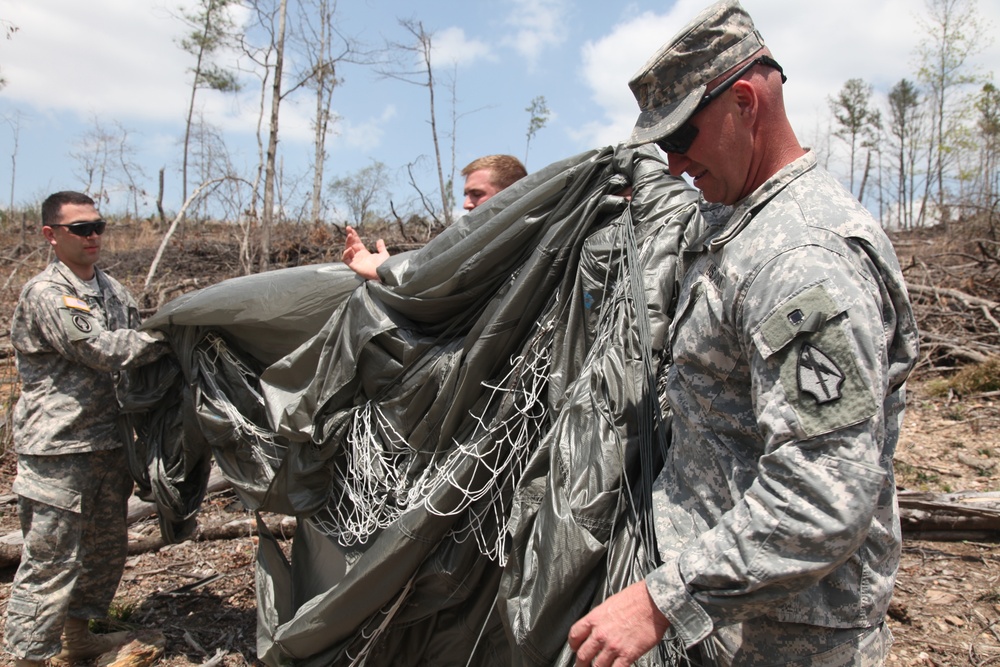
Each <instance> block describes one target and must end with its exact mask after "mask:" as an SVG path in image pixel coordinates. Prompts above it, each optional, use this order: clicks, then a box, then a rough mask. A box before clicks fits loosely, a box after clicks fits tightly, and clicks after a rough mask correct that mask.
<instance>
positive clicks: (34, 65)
mask: <svg viewBox="0 0 1000 667" xmlns="http://www.w3.org/2000/svg"><path fill="white" fill-rule="evenodd" d="M170 11H176V10H170ZM4 18H6V19H8V20H10V21H11V22H12V23H14V24H15V25H17V26H18V28H19V29H20V30H19V31H18V33H17V34H16V35H15V37H14V40H11V43H10V45H9V46H10V48H9V49H7V53H5V55H4V72H5V76H6V78H7V81H8V86H7V88H6V89H5V90H4V95H5V96H7V97H9V98H11V99H13V100H16V101H17V102H19V103H25V104H30V105H31V106H33V107H35V108H38V109H52V110H70V111H75V112H78V113H80V114H83V115H85V114H88V113H97V114H102V115H104V114H114V115H115V117H118V118H122V119H127V118H129V117H141V118H154V119H166V118H173V117H175V116H176V115H177V114H183V110H184V108H185V105H184V96H183V91H184V90H185V89H186V88H187V84H186V82H185V74H186V73H185V70H186V68H187V67H188V66H189V63H188V61H189V60H190V56H188V55H187V54H186V53H185V52H184V51H183V50H182V49H181V48H180V47H179V46H178V44H177V39H178V38H179V37H180V36H181V35H182V34H183V29H184V26H183V24H182V23H181V22H180V21H179V20H177V19H174V18H171V16H170V13H169V12H168V10H166V9H163V8H157V7H153V6H151V5H150V4H148V3H139V2H133V1H132V0H91V1H90V2H87V3H81V2H76V1H75V0H50V1H47V2H28V1H27V0H22V1H20V2H16V3H14V4H13V5H12V6H11V7H10V8H9V9H8V10H5V17H4ZM15 40H16V41H15Z"/></svg>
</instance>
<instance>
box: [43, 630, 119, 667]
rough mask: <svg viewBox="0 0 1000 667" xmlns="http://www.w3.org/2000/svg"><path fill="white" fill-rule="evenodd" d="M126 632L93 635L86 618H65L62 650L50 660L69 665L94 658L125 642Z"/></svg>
mask: <svg viewBox="0 0 1000 667" xmlns="http://www.w3.org/2000/svg"><path fill="white" fill-rule="evenodd" d="M128 634H129V633H127V632H109V633H108V634H106V635H95V634H94V633H93V632H91V631H90V627H89V622H88V621H87V619H85V618H67V619H66V625H65V627H63V633H62V651H60V652H59V655H57V656H55V657H54V658H52V662H54V663H61V664H70V665H71V664H73V663H75V662H77V661H82V660H90V659H91V658H96V657H97V656H99V655H101V654H102V653H107V652H108V651H111V650H113V649H116V648H118V647H119V646H122V645H123V644H125V643H126V642H127V641H128Z"/></svg>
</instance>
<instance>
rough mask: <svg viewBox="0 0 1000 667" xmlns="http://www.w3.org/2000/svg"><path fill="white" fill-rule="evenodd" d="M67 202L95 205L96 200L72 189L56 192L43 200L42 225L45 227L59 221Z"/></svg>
mask: <svg viewBox="0 0 1000 667" xmlns="http://www.w3.org/2000/svg"><path fill="white" fill-rule="evenodd" d="M65 204H78V205H80V206H94V200H93V199H91V198H90V197H88V196H87V195H85V194H83V193H82V192H74V191H72V190H63V191H62V192H54V193H52V194H51V195H49V196H48V197H46V198H45V201H43V202H42V226H43V227H45V226H49V225H54V224H56V223H58V222H59V216H60V213H61V211H62V207H63V206H64V205H65Z"/></svg>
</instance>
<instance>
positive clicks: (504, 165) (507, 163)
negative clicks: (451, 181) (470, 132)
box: [462, 155, 528, 190]
mask: <svg viewBox="0 0 1000 667" xmlns="http://www.w3.org/2000/svg"><path fill="white" fill-rule="evenodd" d="M480 169H488V170H489V172H490V183H492V184H493V186H494V187H496V188H499V189H500V190H503V189H504V188H506V187H507V186H509V185H512V184H513V183H515V182H517V181H519V180H520V179H522V178H524V177H525V176H527V175H528V170H527V169H525V168H524V165H523V164H521V161H520V160H518V159H517V158H516V157H514V156H513V155H486V156H484V157H481V158H477V159H475V160H473V161H472V162H470V163H469V164H467V165H465V168H464V169H462V176H468V175H469V174H471V173H472V172H474V171H479V170H480Z"/></svg>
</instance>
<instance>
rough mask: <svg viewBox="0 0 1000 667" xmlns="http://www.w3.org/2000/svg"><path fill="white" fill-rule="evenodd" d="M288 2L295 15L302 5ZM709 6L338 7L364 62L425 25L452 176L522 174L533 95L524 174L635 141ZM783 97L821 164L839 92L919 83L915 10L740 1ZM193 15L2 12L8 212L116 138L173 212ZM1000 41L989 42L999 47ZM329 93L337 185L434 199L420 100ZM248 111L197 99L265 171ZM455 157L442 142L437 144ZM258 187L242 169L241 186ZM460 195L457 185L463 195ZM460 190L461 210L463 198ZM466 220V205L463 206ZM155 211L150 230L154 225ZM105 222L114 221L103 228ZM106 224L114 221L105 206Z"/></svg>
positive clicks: (160, 0)
mask: <svg viewBox="0 0 1000 667" xmlns="http://www.w3.org/2000/svg"><path fill="white" fill-rule="evenodd" d="M293 1H294V0H293ZM705 4H706V3H705V2H704V0H675V1H671V0H657V1H653V0H634V1H632V2H625V3H610V2H606V1H598V0H576V1H573V0H493V1H492V2H489V3H486V2H468V1H466V2H455V1H452V0H428V1H427V2H421V3H414V2H412V1H410V0H341V1H340V3H339V7H338V12H337V16H338V24H339V29H340V31H341V32H342V33H344V34H346V35H350V36H352V37H354V38H355V39H357V40H359V41H361V42H363V43H365V44H367V45H368V46H370V47H377V46H381V45H383V44H384V43H385V42H386V41H396V42H399V41H404V40H405V39H406V37H407V34H406V33H405V32H404V31H403V30H402V29H401V28H400V26H399V24H398V19H407V18H409V19H416V20H420V21H422V22H423V24H424V27H425V28H426V29H427V31H428V32H431V33H433V35H434V44H435V54H434V61H435V68H436V69H437V72H438V74H439V77H440V80H442V81H443V80H445V79H447V78H448V77H449V76H451V75H454V81H455V91H456V106H455V113H456V114H457V117H458V120H457V126H456V128H457V131H456V142H455V144H456V148H455V151H456V152H455V166H456V170H457V169H460V168H461V167H462V166H463V165H464V164H465V163H467V162H468V161H469V160H471V159H473V158H475V157H477V156H479V155H483V154H487V153H512V154H514V155H516V156H518V157H520V158H522V159H524V157H525V141H526V137H525V135H526V131H527V127H528V120H529V117H528V113H527V112H526V111H525V108H526V107H527V106H528V105H529V104H530V102H531V100H532V99H533V98H535V97H537V96H539V95H543V96H544V97H545V98H546V101H547V104H548V108H549V109H550V111H551V112H552V116H551V118H550V120H549V122H548V124H547V125H546V126H545V127H544V128H543V129H542V130H541V131H539V132H538V134H537V135H536V136H535V137H534V138H533V140H532V143H531V150H530V153H529V155H528V168H529V170H534V169H537V168H540V167H542V166H544V165H546V164H549V163H550V162H553V161H555V160H558V159H561V158H563V157H567V156H569V155H573V154H575V153H577V152H579V151H582V150H586V149H588V148H592V147H596V146H602V145H606V144H614V143H617V142H619V141H621V140H623V139H625V138H626V137H627V136H628V133H629V131H630V130H631V127H632V123H633V122H634V120H635V117H636V106H635V102H634V100H633V99H632V97H631V94H630V93H629V90H628V87H627V81H628V79H629V78H630V76H631V75H632V74H633V73H635V71H636V70H637V69H638V68H639V67H641V66H642V65H643V63H644V62H645V61H646V59H647V58H648V57H649V56H650V55H651V54H652V53H653V52H654V51H655V50H656V49H657V48H658V47H659V46H660V45H661V44H662V43H663V42H665V41H666V40H667V39H668V38H669V37H670V36H671V35H672V34H673V33H674V32H675V31H676V30H677V29H678V28H680V27H681V26H683V25H684V24H685V23H686V22H687V21H688V20H689V19H690V18H691V17H692V16H694V15H695V14H696V13H697V12H698V11H699V10H700V9H701V8H702V7H703V6H704V5H705ZM743 4H744V6H745V7H746V8H747V9H748V10H749V11H750V13H751V14H752V15H753V17H754V20H755V22H756V24H757V27H758V29H759V30H760V31H761V33H762V34H763V36H764V39H765V41H766V42H767V43H768V45H769V46H770V47H771V49H772V51H773V52H774V54H775V56H776V58H777V59H778V60H779V62H781V63H782V65H783V66H784V67H785V71H786V73H787V74H788V77H789V80H788V83H787V86H786V93H785V94H786V103H787V105H788V108H789V113H790V116H791V119H792V123H793V126H794V127H795V128H796V131H797V132H798V134H799V136H800V139H801V140H802V141H803V143H805V144H807V145H815V146H817V147H818V148H821V149H822V148H823V147H824V145H826V146H829V145H830V144H828V143H827V139H826V138H825V137H826V136H827V134H828V128H829V125H830V113H829V107H828V104H827V99H828V98H829V97H830V96H832V95H835V94H836V93H837V91H839V89H840V88H841V86H842V85H843V84H844V82H845V81H847V80H848V79H850V78H862V79H864V80H866V81H867V82H869V83H871V84H873V85H874V86H875V88H876V90H877V91H881V92H885V91H887V90H888V89H889V88H890V87H891V86H892V85H893V84H894V83H896V82H897V81H898V80H899V79H901V78H903V77H907V78H910V79H911V80H913V79H914V78H915V71H916V59H915V58H916V56H915V48H916V46H917V45H918V43H919V40H920V35H919V30H918V17H919V16H921V15H923V14H924V4H923V2H921V1H920V0H838V1H837V2H831V1H828V0H816V1H813V2H789V1H788V0H744V2H743ZM192 5H193V2H191V1H190V0H87V2H80V0H7V1H6V2H4V3H3V5H0V19H3V20H6V21H9V22H11V23H13V24H14V25H16V26H17V27H18V28H19V31H18V32H17V33H16V34H15V35H13V37H12V38H11V39H5V40H0V70H2V74H3V76H4V77H5V78H6V79H7V87H6V88H5V89H3V91H2V92H0V119H2V120H4V121H5V123H0V193H2V194H0V207H3V208H5V207H6V206H7V205H8V204H9V203H10V202H9V200H10V195H9V193H10V190H11V170H12V165H13V164H14V161H13V160H12V156H13V155H14V153H15V143H14V140H15V132H14V128H15V127H17V128H18V130H17V135H16V137H17V146H16V172H15V174H14V181H13V200H14V202H15V204H16V205H23V204H26V203H32V202H37V201H40V200H41V199H42V198H43V197H44V196H45V195H46V194H48V193H49V192H51V191H54V190H58V189H67V188H79V187H81V179H80V177H79V176H78V172H79V164H78V162H77V161H75V160H74V159H73V158H72V157H71V156H72V154H73V153H74V152H75V151H78V150H79V142H80V140H81V138H82V137H83V136H84V135H85V134H86V133H87V132H88V131H89V130H92V129H93V128H94V126H95V119H96V121H98V122H100V123H101V124H102V125H104V126H106V127H111V126H115V125H116V126H118V127H121V128H124V129H125V130H126V131H127V132H128V136H129V142H130V144H131V145H132V148H133V150H134V151H135V159H136V160H137V161H139V162H140V163H141V164H142V166H143V169H144V172H145V179H144V182H145V185H146V187H147V188H149V189H150V190H153V189H155V182H156V175H157V172H158V170H159V169H160V168H161V167H165V168H166V180H167V201H166V202H165V204H166V206H167V208H168V209H170V210H176V209H177V208H178V206H179V204H180V202H179V188H178V187H177V183H178V179H179V165H180V155H181V152H180V141H181V138H182V136H183V130H184V117H185V112H186V105H187V101H188V95H189V85H190V84H189V77H190V74H189V73H188V71H187V70H188V68H189V67H191V65H192V57H191V56H190V55H189V54H187V53H185V52H184V51H183V50H181V48H179V46H178V45H177V42H178V40H179V38H180V37H181V36H182V35H183V34H184V32H185V26H184V25H183V24H182V22H181V21H180V20H179V19H177V18H176V15H177V13H178V8H179V7H181V6H187V7H191V6H192ZM977 9H978V12H979V14H980V15H981V16H982V17H983V20H984V22H990V23H991V25H992V26H993V27H994V28H996V27H1000V2H995V1H992V0H991V1H990V2H984V1H982V0H980V2H979V3H978V6H977ZM993 32H995V30H994V31H993ZM977 62H978V63H979V65H980V66H981V68H982V69H983V70H985V71H990V70H993V71H996V70H997V66H998V65H1000V45H998V44H996V43H994V44H992V45H990V46H989V47H988V49H987V50H986V51H984V52H983V53H982V54H980V55H979V56H978V57H977ZM339 73H340V74H341V76H342V77H343V83H342V84H341V86H340V87H339V88H338V89H337V90H336V92H335V93H334V101H333V105H334V107H335V110H336V113H337V115H338V120H337V123H336V125H335V127H334V130H333V134H332V136H331V137H330V140H329V141H328V146H327V149H328V153H329V158H328V162H327V166H326V174H327V176H328V178H332V177H337V176H343V175H346V174H349V173H352V172H354V171H357V170H358V169H360V168H362V167H364V166H366V165H369V164H371V162H372V161H373V160H378V161H381V162H383V163H385V164H386V165H388V167H389V168H390V171H391V173H392V174H393V175H394V176H395V177H396V183H395V185H394V186H393V190H394V192H395V193H396V194H395V195H394V198H396V199H397V201H398V200H401V199H405V198H406V197H409V196H411V195H412V193H411V192H407V191H406V190H407V188H406V186H405V184H404V177H403V175H402V173H401V172H402V168H403V167H404V166H405V165H406V164H407V163H409V162H413V161H414V160H417V159H418V158H419V157H420V156H426V158H425V160H424V161H422V162H418V172H419V175H420V177H421V178H426V179H428V180H427V181H425V182H430V177H431V175H432V170H433V167H432V165H433V163H432V161H431V159H430V156H431V155H432V145H431V140H430V132H429V128H428V124H427V120H428V112H427V94H426V89H424V88H421V87H418V86H414V85H408V84H406V83H402V82H399V81H395V80H391V79H385V78H380V77H378V76H377V75H376V74H375V73H374V72H373V71H372V70H371V68H366V67H363V66H358V65H354V66H352V65H346V64H345V65H343V66H342V67H341V69H340V71H339ZM244 82H245V84H246V85H245V89H244V92H243V93H241V94H240V95H235V96H233V95H222V94H218V93H209V92H200V93H199V97H198V106H199V109H200V110H201V112H202V113H203V114H204V116H205V118H206V119H207V120H208V121H209V122H211V123H212V124H214V125H216V126H217V127H219V128H221V129H222V131H223V133H224V136H225V140H226V143H227V145H228V146H229V150H230V152H231V153H232V154H233V155H234V158H235V159H236V161H237V163H238V164H242V165H252V164H254V163H255V161H256V150H257V149H256V140H255V138H254V129H255V123H256V114H257V108H258V104H259V98H258V93H257V90H258V88H257V86H258V84H257V83H256V82H255V80H254V79H253V78H252V77H251V76H246V77H245V78H244ZM437 94H438V110H439V114H440V116H439V122H440V123H441V124H442V125H444V129H445V130H448V129H449V126H450V116H451V99H450V97H451V96H450V93H449V92H448V90H447V89H446V88H444V87H441V88H440V89H439V90H438V93H437ZM311 103H312V99H311V97H310V96H309V95H308V94H306V93H304V92H303V93H302V94H299V95H294V96H292V97H291V98H290V99H289V100H288V102H287V103H286V104H285V105H284V106H283V107H282V116H281V145H280V149H279V150H280V155H281V159H282V165H283V169H284V173H285V176H286V179H287V180H289V181H291V182H293V183H298V187H299V188H300V189H301V192H300V193H295V192H293V193H291V194H288V193H286V194H288V196H291V197H298V198H300V199H305V198H306V197H307V192H308V189H309V185H308V184H309V183H310V179H311V176H310V172H309V164H310V158H311V154H312V146H311V134H310V132H311V131H310V128H309V117H310V105H311ZM444 140H445V146H444V149H445V151H446V153H450V143H449V141H450V140H449V139H448V137H444ZM248 170H249V169H248ZM460 180H461V179H459V181H460ZM460 186H461V183H459V184H458V188H457V189H456V196H459V195H460ZM459 203H460V200H459ZM152 205H153V202H152V200H151V199H150V201H149V202H148V204H147V205H146V206H144V207H143V208H142V209H141V212H144V213H150V212H151V211H152V208H153V206H152ZM107 208H108V207H107V206H106V207H105V210H106V212H107ZM111 208H112V209H113V208H114V206H111Z"/></svg>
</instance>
